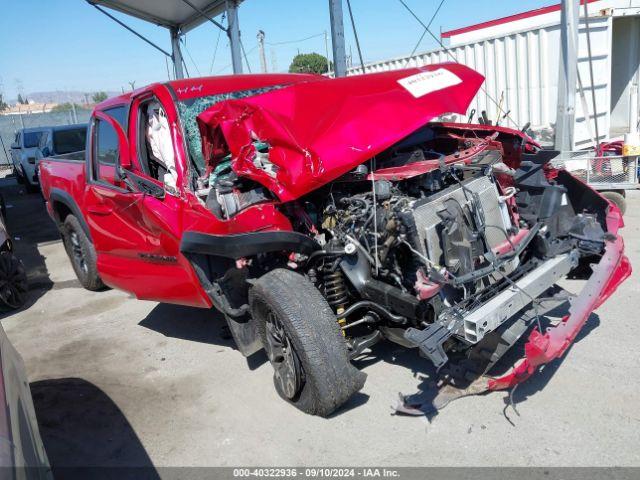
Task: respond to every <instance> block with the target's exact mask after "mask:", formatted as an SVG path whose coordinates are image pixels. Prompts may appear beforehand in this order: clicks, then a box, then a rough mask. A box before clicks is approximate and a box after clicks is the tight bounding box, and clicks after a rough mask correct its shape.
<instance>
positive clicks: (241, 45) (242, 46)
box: [240, 40, 251, 73]
mask: <svg viewBox="0 0 640 480" xmlns="http://www.w3.org/2000/svg"><path fill="white" fill-rule="evenodd" d="M240 48H241V49H242V55H244V63H246V64H247V70H249V73H251V65H249V60H247V52H245V51H244V44H243V43H242V40H240Z"/></svg>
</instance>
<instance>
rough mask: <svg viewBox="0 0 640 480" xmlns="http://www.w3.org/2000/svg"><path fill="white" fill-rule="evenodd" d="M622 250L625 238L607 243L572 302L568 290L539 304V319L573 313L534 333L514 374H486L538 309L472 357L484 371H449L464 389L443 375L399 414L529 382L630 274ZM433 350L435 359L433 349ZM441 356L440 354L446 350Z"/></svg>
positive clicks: (407, 399)
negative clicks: (556, 311) (563, 309)
mask: <svg viewBox="0 0 640 480" xmlns="http://www.w3.org/2000/svg"><path fill="white" fill-rule="evenodd" d="M623 251H624V242H623V240H622V238H621V237H619V236H617V237H615V239H613V240H609V241H607V243H606V245H605V251H604V254H603V256H602V258H601V259H600V262H599V263H598V264H596V265H594V266H593V273H592V275H591V277H590V278H589V280H587V283H586V284H585V286H584V288H583V289H582V291H581V292H580V293H579V294H578V295H577V296H574V297H571V298H569V297H568V295H567V292H564V291H561V292H560V293H557V294H556V295H554V297H552V298H550V299H548V300H549V302H547V303H545V304H540V306H539V307H538V309H537V313H538V314H539V315H544V314H545V313H547V312H549V311H550V310H552V309H553V308H555V307H557V306H558V305H559V304H562V303H564V302H565V301H567V300H568V301H569V305H570V306H569V310H568V314H567V315H565V316H564V317H563V318H562V320H561V321H560V322H559V323H558V324H557V325H555V326H552V327H548V328H546V330H545V333H541V332H540V331H539V330H538V329H537V328H536V329H534V330H532V331H531V333H530V334H529V338H528V341H527V343H526V344H525V355H524V358H522V359H521V360H520V361H519V362H518V363H516V365H515V366H514V367H513V368H512V369H511V370H510V371H509V373H507V374H505V375H504V376H502V377H498V378H492V377H489V376H487V375H486V372H487V371H488V370H489V369H490V368H491V367H493V366H494V365H495V363H496V362H497V360H498V359H499V358H500V357H501V356H502V354H503V353H504V352H505V351H506V350H508V348H510V347H511V346H513V344H514V343H515V342H516V341H517V340H518V339H519V338H520V337H521V336H522V335H523V334H524V333H525V332H526V331H527V330H528V328H529V326H530V325H531V324H532V320H533V318H535V316H536V312H535V311H534V310H535V309H534V308H529V309H527V310H524V311H523V312H522V314H521V315H520V317H519V318H518V319H517V320H516V321H515V322H513V323H511V324H510V325H509V327H508V328H503V329H501V330H500V331H499V332H500V334H501V335H500V337H499V339H498V340H497V341H498V345H497V346H496V347H495V350H494V351H493V352H491V353H489V354H488V357H487V358H485V359H483V358H482V356H483V355H487V352H486V350H485V351H483V350H482V349H479V351H478V352H476V353H475V354H474V355H475V358H470V359H469V361H468V362H467V363H468V364H469V365H471V364H474V363H475V364H476V365H481V367H480V369H482V371H478V370H477V369H476V371H473V368H471V367H469V365H463V366H460V365H458V366H451V367H450V368H451V369H452V370H451V371H456V370H457V372H456V373H457V375H456V376H458V377H459V376H464V377H466V379H467V380H468V382H466V383H465V384H464V386H463V387H462V386H460V385H459V384H458V383H457V382H455V381H453V380H452V376H450V375H444V376H443V377H441V378H440V380H439V381H438V384H437V385H436V387H437V391H436V392H430V393H427V392H420V393H417V394H415V395H409V396H403V395H401V396H400V402H399V404H398V406H397V407H396V409H395V411H396V413H397V414H405V415H425V414H429V413H434V412H436V411H437V410H439V409H441V408H443V407H444V406H446V405H447V404H448V403H450V402H451V401H453V400H456V399H458V398H462V397H465V396H469V395H477V394H481V393H484V392H487V391H494V390H506V389H510V388H513V387H515V386H516V385H517V384H519V383H521V382H524V381H525V380H527V379H528V378H529V377H530V376H532V375H533V374H534V373H535V372H536V371H537V370H538V369H539V368H540V367H541V366H542V365H544V364H547V363H549V362H551V361H553V360H554V359H556V358H560V357H561V356H562V355H563V354H564V353H565V352H566V351H567V349H568V348H569V347H570V346H571V344H572V343H573V341H574V340H575V338H576V336H577V335H578V333H579V332H580V330H581V329H582V327H583V326H584V324H585V323H586V321H587V320H588V318H589V316H590V315H591V313H592V312H593V311H594V310H596V309H597V308H598V307H599V306H600V305H602V303H604V302H605V301H606V300H607V299H608V298H609V297H610V296H611V294H612V293H613V292H614V291H615V290H616V289H617V288H618V286H619V285H620V284H621V283H622V282H623V281H624V280H625V279H627V278H628V277H629V276H630V275H631V264H630V263H629V260H628V258H627V257H626V256H625V255H624V254H623ZM562 270H564V268H562ZM501 343H504V344H505V345H506V348H501ZM419 346H422V345H419ZM430 347H431V354H432V355H433V353H434V351H433V345H431V346H430ZM424 353H427V352H424ZM438 353H441V350H440V352H438ZM432 355H427V356H432ZM436 356H437V354H436ZM472 357H473V355H472ZM483 360H484V363H483ZM440 363H441V364H442V358H440ZM468 367H469V368H468ZM470 377H471V378H470Z"/></svg>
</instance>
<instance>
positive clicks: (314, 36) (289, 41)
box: [264, 32, 324, 46]
mask: <svg viewBox="0 0 640 480" xmlns="http://www.w3.org/2000/svg"><path fill="white" fill-rule="evenodd" d="M323 35H324V32H322V33H318V34H317V35H311V36H310V37H305V38H301V39H299V40H286V41H284V42H264V43H265V44H266V45H271V46H276V45H288V44H290V43H300V42H306V41H307V40H311V39H312V38H317V37H321V36H323Z"/></svg>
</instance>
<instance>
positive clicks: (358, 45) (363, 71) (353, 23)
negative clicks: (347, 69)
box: [347, 0, 367, 73]
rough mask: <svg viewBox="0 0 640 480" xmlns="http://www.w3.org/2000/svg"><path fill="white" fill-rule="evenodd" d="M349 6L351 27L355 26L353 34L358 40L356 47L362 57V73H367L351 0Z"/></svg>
mask: <svg viewBox="0 0 640 480" xmlns="http://www.w3.org/2000/svg"><path fill="white" fill-rule="evenodd" d="M347 8H349V17H350V18H351V28H353V36H354V37H355V40H356V48H357V49H358V57H360V66H361V67H362V73H367V72H365V70H364V60H363V59H362V50H360V40H359V39H358V31H357V30H356V22H355V20H354V19H353V12H352V11H351V0H347Z"/></svg>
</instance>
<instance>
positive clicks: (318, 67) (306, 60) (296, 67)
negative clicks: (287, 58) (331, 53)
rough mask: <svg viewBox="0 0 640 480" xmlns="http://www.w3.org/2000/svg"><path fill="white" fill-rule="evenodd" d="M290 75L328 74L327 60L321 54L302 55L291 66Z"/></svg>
mask: <svg viewBox="0 0 640 480" xmlns="http://www.w3.org/2000/svg"><path fill="white" fill-rule="evenodd" d="M289 72H290V73H327V72H328V68H327V58H326V57H325V56H323V55H320V54H319V53H300V54H298V55H296V56H295V57H293V60H292V61H291V65H289Z"/></svg>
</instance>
